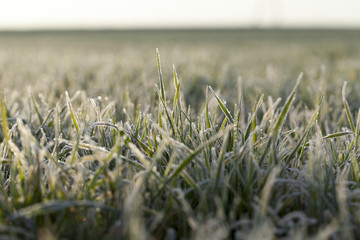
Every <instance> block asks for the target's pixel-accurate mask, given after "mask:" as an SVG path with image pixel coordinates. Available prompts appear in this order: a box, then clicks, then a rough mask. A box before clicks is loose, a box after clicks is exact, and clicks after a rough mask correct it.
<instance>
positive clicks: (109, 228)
mask: <svg viewBox="0 0 360 240" xmlns="http://www.w3.org/2000/svg"><path fill="white" fill-rule="evenodd" d="M311 39H312V38H311ZM18 41H21V40H18ZM216 41H218V40H216ZM269 41H270V42H271V39H270V40H269V39H266V40H265V41H264V42H262V41H261V40H258V42H256V44H255V46H251V45H246V47H244V48H240V49H239V48H238V47H237V46H236V44H235V45H231V46H226V47H223V46H221V45H219V44H218V45H216V44H215V43H211V44H213V45H216V46H218V49H217V50H216V52H214V54H215V56H216V57H219V58H216V59H210V58H209V56H211V54H210V55H207V54H209V53H207V52H205V53H204V52H203V49H200V50H199V49H197V47H199V46H197V45H196V44H195V45H192V44H190V43H186V44H185V45H181V44H180V45H179V48H180V49H185V48H184V46H185V47H186V48H190V49H191V50H194V51H195V52H194V53H189V52H185V53H189V54H192V55H191V56H192V57H194V62H195V63H198V64H199V68H197V66H196V64H193V63H192V62H191V63H189V64H190V65H192V66H189V65H188V64H187V63H186V62H187V61H188V59H187V58H184V56H183V55H182V54H179V51H178V50H173V51H175V53H176V54H175V53H174V56H177V57H178V58H179V59H180V60H179V61H180V64H179V65H180V67H178V68H177V69H176V68H175V66H174V67H173V68H172V70H171V65H170V66H169V65H167V64H168V63H166V61H161V56H160V53H159V51H156V53H155V52H154V51H153V49H152V50H151V51H152V53H151V54H150V55H152V57H151V58H152V60H151V61H149V62H148V63H147V64H146V65H142V64H143V62H142V60H138V61H139V62H136V61H137V59H140V58H136V57H138V56H142V55H141V53H140V52H137V51H136V50H135V49H134V50H133V51H130V52H126V50H125V48H124V49H123V48H121V49H120V50H114V49H115V48H114V49H113V47H114V46H108V47H105V50H94V52H92V53H90V54H89V55H87V54H88V53H85V52H82V51H85V50H86V49H88V46H87V47H86V48H80V50H79V49H78V50H79V51H80V52H76V51H75V49H77V48H75V47H70V48H69V49H66V48H65V50H64V51H65V54H64V55H61V54H60V55H56V54H55V52H54V51H55V50H54V48H52V47H48V46H47V47H45V48H38V47H35V49H40V51H39V52H37V53H36V54H35V55H31V54H32V53H35V52H34V50H32V49H30V48H29V47H28V46H22V45H21V44H19V43H18V44H19V45H17V46H16V48H13V50H3V51H2V52H0V54H3V56H5V57H3V58H1V59H0V61H1V62H2V66H3V67H2V72H3V79H2V81H3V84H4V86H5V89H4V90H3V92H2V93H1V97H0V109H1V123H0V126H1V131H0V132H1V133H0V141H1V145H0V154H1V171H0V176H1V180H0V185H1V187H0V209H1V211H0V238H4V239H99V238H100V239H119V238H125V239H165V238H166V239H206V238H208V239H229V238H230V239H357V238H359V237H360V232H359V230H358V229H359V225H360V218H359V216H360V215H359V214H360V209H359V202H360V194H359V187H360V173H359V165H358V162H359V135H360V111H359V110H358V109H357V108H359V105H358V104H357V103H358V102H357V101H358V100H357V98H358V97H359V94H358V91H356V89H357V85H356V84H355V83H356V82H355V81H356V79H357V76H358V75H357V74H356V73H357V72H359V69H360V67H359V63H358V62H356V60H354V59H355V57H356V56H358V55H357V54H358V53H357V52H356V50H354V52H352V53H348V54H345V53H344V52H345V50H344V48H345V49H346V48H351V46H353V45H352V44H353V43H352V42H351V41H352V40H351V41H350V40H349V41H350V42H346V41H345V42H344V44H345V43H346V44H345V45H344V46H345V47H340V48H339V49H337V50H336V46H339V45H338V42H335V43H329V47H326V46H322V48H320V49H319V50H318V52H319V56H327V57H326V58H324V59H325V60H324V59H323V60H324V62H325V64H323V65H322V64H321V63H322V61H320V60H319V59H318V58H315V59H311V56H313V55H311V54H310V52H311V51H313V50H314V49H316V46H317V47H319V46H320V45H319V43H322V42H323V40H322V39H321V38H320V40H319V42H318V43H316V42H315V43H314V42H312V43H310V44H309V43H306V44H305V45H303V43H301V42H297V43H296V42H295V43H294V42H291V41H289V42H286V41H284V42H281V44H282V45H281V44H280V45H276V44H275V43H274V44H275V47H274V49H271V48H269V47H268V46H263V47H261V46H262V44H265V43H268V42H269ZM341 41H344V40H341ZM150 42H151V41H150ZM57 44H58V43H57ZM73 44H75V46H77V45H76V44H77V43H76V42H75V43H73ZM159 44H160V45H161V44H162V43H161V41H160V43H159ZM206 44H210V43H206ZM211 44H210V45H211ZM125 46H128V45H127V44H125ZM149 46H151V43H150V44H149ZM206 46H209V45H206ZM284 46H285V47H287V51H286V52H284V50H281V47H284ZM64 47H65V46H64ZM98 47H99V46H98ZM305 47H309V48H310V50H305V49H306V48H305ZM107 48H111V49H113V50H114V51H115V52H116V51H119V52H121V53H124V56H127V57H128V58H126V61H125V62H121V63H119V62H118V61H121V60H118V59H116V60H114V59H115V58H114V56H112V55H110V56H109V55H108V54H109V49H107ZM164 48H165V49H166V50H168V47H166V46H165V47H164ZM21 49H23V50H24V49H25V50H24V52H23V53H22V54H20V53H19V52H21V51H20V50H21ZM94 49H101V47H99V48H94ZM298 49H300V50H301V49H303V50H304V51H308V52H305V53H304V56H308V58H302V59H301V60H302V61H304V64H305V65H297V64H298V63H296V60H294V61H287V60H288V58H289V57H293V56H295V55H296V54H297V53H299V52H301V51H299V50H298ZM334 49H335V50H334ZM70 50H74V51H75V52H71V51H70ZM264 50H266V54H267V56H268V58H267V59H259V57H261V56H264V57H265V55H266V54H265V53H264V52H263V51H264ZM9 51H15V52H16V54H10V52H9ZM17 51H19V52H17ZM97 51H98V52H97ZM207 51H210V50H207ZM165 52H166V51H165ZM241 52H244V54H245V56H247V57H248V59H243V58H242V57H241V56H240V57H239V56H238V54H239V53H241ZM47 54H49V55H51V57H50V58H49V56H48V55H47ZM54 54H55V55H54ZM116 54H118V53H117V52H116ZM133 54H134V55H135V56H134V55H133ZM201 54H205V55H204V58H202V57H201ZM262 54H264V55H262ZM342 54H345V56H343V55H342ZM352 54H354V55H352ZM120 55H121V54H120ZM30 56H32V57H34V56H35V57H36V58H37V60H33V58H32V57H30ZM54 56H57V57H58V58H59V59H57V58H56V57H54ZM85 56H86V57H85ZM144 56H145V57H144V58H145V59H147V57H146V56H147V52H146V51H145V52H144ZM165 56H166V57H167V58H172V56H170V55H166V54H165ZM199 56H200V57H199ZM221 56H223V58H222V57H221ZM224 56H225V57H224ZM276 56H278V57H279V58H280V59H276ZM301 57H303V56H302V55H301ZM43 58H45V60H46V59H48V60H49V61H48V64H46V63H45V62H44V61H45V60H44V59H43ZM320 58H321V57H320ZM111 59H113V60H114V61H115V63H114V62H111V61H109V60H111ZM222 59H227V60H222ZM228 59H230V61H229V60H228ZM271 59H274V61H271ZM233 60H234V62H232V61H233ZM248 60H250V63H247V61H248ZM307 61H309V62H310V63H311V64H313V63H316V67H311V66H310V65H311V64H310V65H306V64H307ZM256 62H258V63H259V66H260V65H261V64H263V63H264V62H265V63H267V64H279V65H277V66H278V68H276V67H273V66H269V65H267V70H266V73H264V75H262V76H265V77H264V78H266V79H265V80H264V79H262V80H261V79H258V77H256V76H254V75H253V74H254V72H253V70H251V69H252V68H249V69H247V70H246V71H244V73H243V75H241V76H242V80H241V79H240V78H237V76H236V75H237V74H238V72H237V71H238V70H236V65H237V64H243V65H244V66H250V65H251V64H255V63H256ZM281 63H283V64H285V63H287V64H285V65H281ZM116 64H118V65H116ZM202 64H204V65H202ZM247 64H249V65H247ZM349 64H350V65H349ZM27 65H28V66H29V68H26V67H25V66H27ZM59 65H60V66H61V67H54V66H59ZM32 66H37V68H32ZM229 66H230V67H229ZM299 66H302V68H303V71H304V74H303V73H301V71H298V68H300V67H299ZM255 67H256V66H255ZM118 68H120V72H116V71H117V69H118ZM253 68H254V67H253ZM289 68H290V69H291V71H290V72H287V70H286V69H289ZM19 69H20V74H19V73H18V71H17V70H19ZM149 69H152V70H149ZM245 69H246V68H245ZM259 69H260V67H259ZM276 69H278V70H279V72H277V70H276ZM314 69H315V70H314ZM344 69H345V70H344ZM196 70H198V71H199V72H200V73H201V74H202V75H201V76H202V77H199V75H197V74H196V73H195V72H196ZM156 71H157V74H156ZM314 71H315V72H316V73H314ZM141 72H143V73H146V74H149V75H151V76H152V77H159V79H158V80H155V79H152V77H149V78H146V77H144V78H143V79H145V80H139V79H142V77H141V74H140V73H141ZM170 72H171V74H168V73H170ZM261 74H263V73H260V74H259V75H261ZM287 74H288V75H287ZM183 75H184V77H183ZM290 75H291V76H290ZM119 76H120V79H118V77H119ZM139 76H140V77H139ZM192 76H194V77H192ZM233 76H236V79H235V80H234V79H233V78H232V77H233ZM281 76H283V77H281ZM284 76H285V77H284ZM197 77H199V78H200V80H196V78H197ZM337 77H342V78H343V79H344V80H348V84H347V82H346V81H342V80H341V81H338V80H335V78H337ZM5 78H6V79H5ZM9 78H10V79H9ZM26 78H29V79H30V80H29V81H34V82H33V87H32V89H31V91H27V90H28V89H26V88H25V87H22V86H20V85H16V84H17V83H18V82H22V81H23V80H24V79H26ZM216 78H219V79H218V80H219V81H215V80H214V79H216ZM251 78H252V80H253V81H251V82H250V81H246V79H251ZM283 78H285V80H286V81H285V80H282V79H283ZM12 79H14V80H13V81H11V80H12ZM194 79H195V80H194ZM201 79H202V80H201ZM226 79H227V81H226ZM296 79H297V80H296ZM135 80H136V81H135ZM192 80H194V81H192ZM59 81H60V82H59ZM104 81H105V82H106V83H107V84H108V86H106V87H104V86H103V85H104ZM141 81H142V84H141ZM282 81H284V82H282ZM203 82H205V84H204V83H203ZM264 83H267V84H264ZM283 83H286V84H283ZM140 84H141V87H140ZM154 84H156V87H155V90H154V91H153V89H154V88H153V86H154ZM14 85H16V88H11V87H12V86H14ZM272 86H277V87H274V88H273V89H272V88H271V87H272ZM346 87H348V88H349V87H350V88H351V89H350V91H349V89H347V88H346ZM269 88H270V89H269ZM9 89H12V90H9ZM75 89H82V90H80V91H75ZM349 92H350V93H351V94H349ZM101 93H103V95H102V96H101ZM196 93H201V94H198V95H196ZM263 93H264V94H263ZM98 94H100V96H99V97H97V96H98ZM194 94H195V96H194ZM270 94H277V96H281V97H282V99H283V100H281V98H278V99H273V98H272V97H270ZM94 96H96V97H94ZM188 98H190V100H188ZM225 99H226V100H225ZM355 113H357V118H354V116H356V115H355Z"/></svg>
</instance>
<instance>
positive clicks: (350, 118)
mask: <svg viewBox="0 0 360 240" xmlns="http://www.w3.org/2000/svg"><path fill="white" fill-rule="evenodd" d="M346 84H347V82H346V81H345V82H344V86H343V88H342V100H343V103H344V106H345V110H346V117H347V119H348V122H349V125H350V127H351V130H352V131H353V132H356V130H355V125H354V120H353V118H352V115H351V111H350V107H349V104H348V102H347V101H346Z"/></svg>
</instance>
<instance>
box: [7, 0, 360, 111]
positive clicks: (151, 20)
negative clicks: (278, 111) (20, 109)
mask: <svg viewBox="0 0 360 240" xmlns="http://www.w3.org/2000/svg"><path fill="white" fill-rule="evenodd" d="M359 10H360V1H357V0H332V1H325V0H317V1H312V0H302V1H299V0H287V1H285V0H266V1H265V0H256V1H250V0H243V1H239V0H221V1H220V0H214V1H209V0H207V1H205V0H197V1H190V0H183V1H174V0H154V1H145V0H143V1H140V0H133V1H115V0H104V1H94V0H86V1H85V0H77V1H70V0H63V1H46V0H34V1H25V0H14V1H3V2H2V3H1V9H0V11H1V12H0V81H1V84H2V86H3V88H5V89H8V91H10V92H14V89H16V90H17V91H16V92H17V94H18V95H22V94H23V93H24V92H27V91H28V88H32V91H34V92H36V93H41V94H43V95H44V97H43V99H47V103H46V104H48V105H51V104H54V103H55V102H56V101H57V99H58V98H59V96H61V95H62V94H63V93H64V91H65V90H69V91H70V93H71V94H73V93H75V92H76V91H78V90H84V91H86V93H87V95H88V96H90V97H96V96H103V97H107V98H108V99H112V100H115V101H116V102H121V103H124V104H125V103H126V102H127V100H128V99H129V97H130V98H131V99H138V98H139V96H141V98H139V100H138V103H140V104H141V103H142V104H143V105H146V104H147V103H149V102H151V101H154V99H156V97H154V96H156V92H155V90H154V89H155V88H154V85H155V84H156V83H157V82H158V75H157V70H156V61H155V49H156V48H159V50H160V53H161V59H162V65H163V72H164V76H165V80H166V84H167V87H168V89H170V90H169V91H170V92H171V91H172V90H173V89H172V88H173V86H172V78H173V75H172V74H173V73H172V65H173V64H174V65H175V66H176V68H177V72H178V75H179V77H180V79H181V81H182V85H181V88H182V91H183V94H184V99H185V100H184V101H185V102H186V104H191V105H192V106H194V108H195V109H201V106H202V104H203V99H204V94H205V89H206V86H207V85H211V86H213V87H214V88H215V89H218V90H219V91H221V95H222V96H223V97H224V98H225V100H227V101H228V102H229V104H232V103H235V102H238V100H239V91H240V90H239V89H241V90H242V91H245V93H246V94H244V98H245V100H244V101H245V103H249V105H252V104H253V102H254V101H255V99H256V98H257V97H258V96H259V95H260V94H262V93H265V94H266V95H267V96H268V95H271V96H274V97H283V98H286V96H287V94H288V92H289V90H290V89H291V88H292V86H293V83H294V82H295V79H296V78H297V76H298V75H299V73H300V72H304V80H303V83H305V84H303V87H302V88H301V90H300V93H301V94H302V96H303V98H302V99H304V101H308V102H307V104H308V105H309V106H311V105H312V104H313V102H316V96H317V94H316V93H317V92H318V91H319V89H325V90H326V91H327V92H328V93H329V96H335V97H338V96H339V97H340V93H341V91H339V89H341V86H342V84H343V82H344V81H348V82H350V84H351V83H352V82H353V83H355V82H356V81H357V80H358V79H359V77H360V62H359V61H360V45H359V44H360V41H359V40H360V32H359V29H360V14H358V13H359ZM326 83H331V84H326ZM351 86H352V90H351V91H352V92H353V94H350V98H352V99H349V101H350V102H352V103H358V101H360V98H358V96H359V94H358V93H359V92H360V89H359V88H360V85H359V84H352V85H351ZM50 90H51V91H50ZM149 92H151V93H152V94H149ZM143 96H146V97H143ZM13 99H16V97H13ZM312 99H313V101H312ZM142 101H143V102H142ZM340 104H341V101H340ZM352 106H356V104H352Z"/></svg>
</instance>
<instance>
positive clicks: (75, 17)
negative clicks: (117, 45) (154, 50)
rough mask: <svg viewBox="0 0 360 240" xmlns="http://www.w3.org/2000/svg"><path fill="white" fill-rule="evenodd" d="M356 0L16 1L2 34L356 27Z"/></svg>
mask: <svg viewBox="0 0 360 240" xmlns="http://www.w3.org/2000/svg"><path fill="white" fill-rule="evenodd" d="M359 10H360V2H359V1H357V0H332V1H326V0H316V1H312V0H302V1H300V0H287V1H285V0H254V1H252V0H242V1H239V0H222V1H220V0H212V1H206V0H196V1H191V0H183V1H175V0H153V1H145V0H133V1H116V0H104V1H95V0H76V1H71V0H63V1H46V0H34V1H26V0H14V1H3V2H2V3H1V14H0V28H1V29H3V30H14V29H18V30H29V29H31V30H33V29H70V28H86V29H99V28H127V29H129V28H240V27H246V28H249V27H270V28H271V27H278V28H284V27H285V28H293V27H297V28H299V27H300V28H304V27H306V28H308V27H310V28H314V27H318V28H320V27H321V28H322V27H324V28H343V27H344V28H354V27H355V28H357V27H359V26H360V14H358V13H359Z"/></svg>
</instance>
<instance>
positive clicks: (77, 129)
mask: <svg viewBox="0 0 360 240" xmlns="http://www.w3.org/2000/svg"><path fill="white" fill-rule="evenodd" d="M65 97H66V104H67V107H68V110H69V112H70V115H71V118H72V120H73V123H74V126H75V129H76V132H77V133H79V131H80V129H79V124H78V120H77V118H76V115H75V112H74V110H73V107H72V104H71V100H70V97H69V93H68V91H65Z"/></svg>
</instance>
